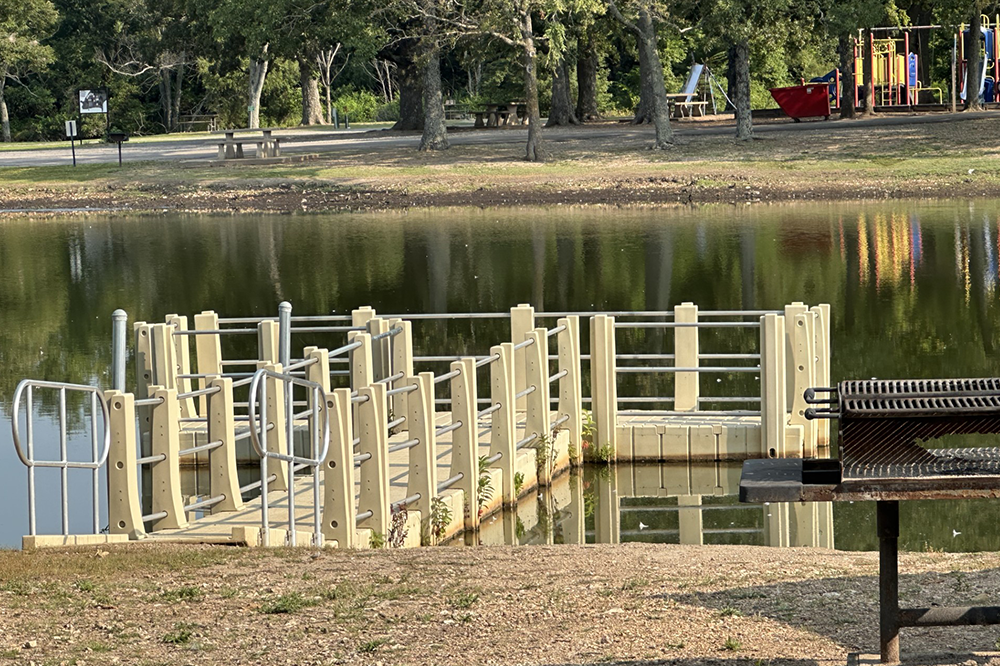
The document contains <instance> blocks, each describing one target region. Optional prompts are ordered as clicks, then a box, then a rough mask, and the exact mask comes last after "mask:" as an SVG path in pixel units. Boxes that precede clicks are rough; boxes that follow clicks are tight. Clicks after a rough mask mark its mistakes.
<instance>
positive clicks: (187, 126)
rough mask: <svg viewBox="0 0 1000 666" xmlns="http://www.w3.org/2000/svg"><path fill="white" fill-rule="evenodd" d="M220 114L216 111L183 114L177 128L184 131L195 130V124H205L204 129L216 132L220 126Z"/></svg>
mask: <svg viewBox="0 0 1000 666" xmlns="http://www.w3.org/2000/svg"><path fill="white" fill-rule="evenodd" d="M218 119H219V116H218V115H216V114H214V113H204V114H192V115H189V116H181V117H180V119H179V120H178V121H177V129H179V130H180V131H182V132H194V131H196V130H195V126H197V125H204V126H205V128H204V131H206V132H214V131H215V128H216V127H217V126H218Z"/></svg>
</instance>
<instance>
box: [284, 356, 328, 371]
mask: <svg viewBox="0 0 1000 666" xmlns="http://www.w3.org/2000/svg"><path fill="white" fill-rule="evenodd" d="M314 363H319V359H318V358H307V359H303V360H301V361H297V362H295V363H292V364H290V365H289V366H288V367H287V368H284V369H283V370H284V372H291V371H292V370H301V369H302V368H308V367H309V366H310V365H313V364H314Z"/></svg>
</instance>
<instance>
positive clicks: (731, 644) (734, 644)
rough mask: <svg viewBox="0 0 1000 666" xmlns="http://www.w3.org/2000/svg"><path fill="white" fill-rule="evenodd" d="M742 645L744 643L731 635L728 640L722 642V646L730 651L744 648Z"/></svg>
mask: <svg viewBox="0 0 1000 666" xmlns="http://www.w3.org/2000/svg"><path fill="white" fill-rule="evenodd" d="M742 647H743V644H742V643H740V642H739V641H738V640H736V639H735V638H733V637H732V636H730V637H729V638H727V639H726V642H725V643H723V644H722V648H723V649H724V650H728V651H730V652H738V651H739V650H740V648H742Z"/></svg>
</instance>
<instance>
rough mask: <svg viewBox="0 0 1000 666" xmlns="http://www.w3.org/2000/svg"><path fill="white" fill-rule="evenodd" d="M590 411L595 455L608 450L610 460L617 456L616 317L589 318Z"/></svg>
mask: <svg viewBox="0 0 1000 666" xmlns="http://www.w3.org/2000/svg"><path fill="white" fill-rule="evenodd" d="M590 377H591V381H590V392H591V409H592V411H593V415H594V425H595V426H596V429H597V433H596V434H595V437H594V442H593V446H594V448H595V453H596V452H597V451H600V450H601V449H602V448H604V447H605V446H607V447H609V448H610V453H611V460H615V459H616V458H617V455H618V441H617V437H618V427H617V426H618V382H617V369H616V363H615V318H614V317H608V316H607V315H594V316H593V317H591V318H590Z"/></svg>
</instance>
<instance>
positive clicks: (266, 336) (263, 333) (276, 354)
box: [257, 319, 281, 368]
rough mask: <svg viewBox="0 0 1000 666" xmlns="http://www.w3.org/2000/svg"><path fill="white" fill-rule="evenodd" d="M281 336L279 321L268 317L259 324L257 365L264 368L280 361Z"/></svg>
mask: <svg viewBox="0 0 1000 666" xmlns="http://www.w3.org/2000/svg"><path fill="white" fill-rule="evenodd" d="M280 338H281V331H280V330H279V326H278V322H276V321H274V320H271V319H268V320H266V321H262V322H260V323H259V324H257V359H258V362H257V367H258V368H263V367H264V366H266V365H267V364H269V363H279V362H280V361H279V358H280V349H279V345H278V340H279V339H280Z"/></svg>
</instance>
